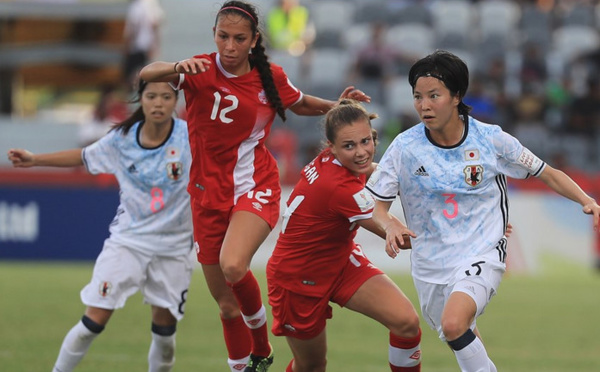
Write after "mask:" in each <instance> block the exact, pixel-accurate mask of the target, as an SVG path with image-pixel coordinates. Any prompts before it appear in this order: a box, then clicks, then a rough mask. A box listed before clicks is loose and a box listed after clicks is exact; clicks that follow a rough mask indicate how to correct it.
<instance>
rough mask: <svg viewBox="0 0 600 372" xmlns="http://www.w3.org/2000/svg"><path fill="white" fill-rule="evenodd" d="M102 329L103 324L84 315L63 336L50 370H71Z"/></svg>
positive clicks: (56, 371)
mask: <svg viewBox="0 0 600 372" xmlns="http://www.w3.org/2000/svg"><path fill="white" fill-rule="evenodd" d="M103 330H104V326H101V325H100V324H97V323H96V322H94V321H93V320H91V319H90V318H88V317H87V316H85V315H84V316H83V317H82V318H81V321H79V322H77V324H75V326H74V327H73V328H71V330H70V331H69V332H68V333H67V335H66V336H65V339H64V340H63V343H62V345H61V347H60V352H59V353H58V358H57V359H56V363H55V364H54V369H52V372H71V371H72V370H73V369H74V368H75V366H76V365H77V364H79V362H81V359H83V357H84V356H85V354H86V353H87V351H88V349H89V348H90V345H91V344H92V341H94V339H95V338H96V337H97V336H98V335H99V334H100V332H102V331H103Z"/></svg>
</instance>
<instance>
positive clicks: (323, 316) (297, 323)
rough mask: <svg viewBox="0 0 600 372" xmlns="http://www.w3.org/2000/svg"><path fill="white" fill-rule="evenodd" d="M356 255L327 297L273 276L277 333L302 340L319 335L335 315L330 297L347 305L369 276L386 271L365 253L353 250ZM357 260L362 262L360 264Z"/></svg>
mask: <svg viewBox="0 0 600 372" xmlns="http://www.w3.org/2000/svg"><path fill="white" fill-rule="evenodd" d="M352 257H353V258H352V259H348V262H347V263H346V267H345V268H344V269H343V270H342V272H341V273H340V275H339V276H338V278H337V280H336V282H335V283H334V285H333V286H332V288H331V289H330V291H329V292H328V293H327V294H326V295H325V296H323V297H309V296H304V295H302V294H299V293H295V292H292V291H289V290H287V289H285V288H284V287H282V286H280V285H278V283H274V282H273V281H272V280H270V281H269V283H268V287H269V304H270V305H271V311H272V312H273V327H272V332H273V334H274V335H275V336H287V337H293V338H298V339H301V340H309V339H312V338H315V337H316V336H318V335H319V334H320V333H321V332H322V331H323V330H324V329H325V323H326V321H327V319H331V317H332V312H333V310H332V308H331V306H330V305H329V302H330V301H331V302H334V303H336V304H338V305H340V306H341V307H343V306H344V305H346V303H347V302H348V301H349V300H350V298H351V297H352V296H353V295H354V293H356V291H357V290H358V289H359V288H360V287H361V286H362V285H363V284H364V283H365V282H366V281H367V280H368V279H370V278H371V277H373V276H375V275H380V274H383V272H382V271H381V270H379V269H378V268H377V267H375V266H374V265H373V264H372V263H371V261H369V259H368V258H366V257H365V256H363V255H355V254H354V253H352ZM357 262H358V263H359V264H360V265H359V266H356V263H357Z"/></svg>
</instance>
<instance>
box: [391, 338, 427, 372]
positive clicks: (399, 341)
mask: <svg viewBox="0 0 600 372" xmlns="http://www.w3.org/2000/svg"><path fill="white" fill-rule="evenodd" d="M388 355H389V363H390V369H391V370H392V372H419V371H421V330H420V329H419V334H418V335H416V336H415V337H410V338H406V337H400V336H396V335H394V334H393V333H391V332H390V345H389V353H388Z"/></svg>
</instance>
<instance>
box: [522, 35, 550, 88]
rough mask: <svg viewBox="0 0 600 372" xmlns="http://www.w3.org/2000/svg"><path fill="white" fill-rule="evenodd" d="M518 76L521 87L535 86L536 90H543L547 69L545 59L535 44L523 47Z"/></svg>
mask: <svg viewBox="0 0 600 372" xmlns="http://www.w3.org/2000/svg"><path fill="white" fill-rule="evenodd" d="M519 76H520V78H521V82H522V83H523V85H526V84H527V85H535V86H537V87H538V89H543V86H544V83H545V81H546V79H547V78H548V68H547V66H546V58H545V56H544V55H543V54H542V53H541V50H540V49H539V48H538V46H537V45H536V44H533V43H531V44H528V45H526V46H525V47H524V50H523V60H522V62H521V70H520V73H519Z"/></svg>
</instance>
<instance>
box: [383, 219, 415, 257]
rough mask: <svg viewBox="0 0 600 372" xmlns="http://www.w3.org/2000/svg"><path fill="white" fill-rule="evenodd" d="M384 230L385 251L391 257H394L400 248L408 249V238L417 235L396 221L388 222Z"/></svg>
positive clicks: (409, 244) (409, 245) (409, 246)
mask: <svg viewBox="0 0 600 372" xmlns="http://www.w3.org/2000/svg"><path fill="white" fill-rule="evenodd" d="M385 232H386V235H385V252H386V253H387V255H388V256H390V257H391V258H396V256H397V255H398V253H400V250H401V249H410V248H411V247H412V245H411V242H410V238H416V237H417V235H416V234H415V233H414V232H412V231H411V230H409V229H408V227H406V226H404V224H402V223H400V222H397V221H394V222H392V223H390V224H389V225H388V227H387V228H386V230H385Z"/></svg>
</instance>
